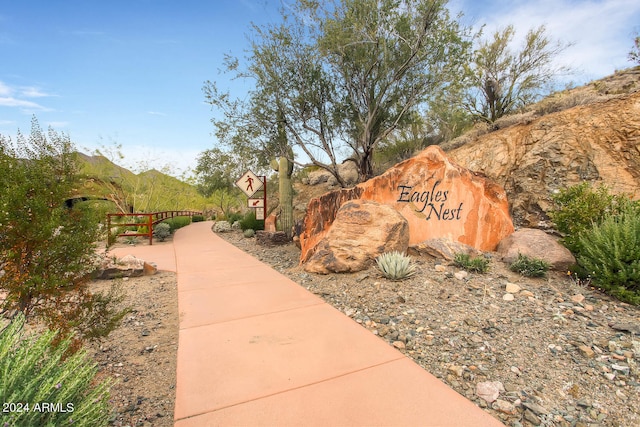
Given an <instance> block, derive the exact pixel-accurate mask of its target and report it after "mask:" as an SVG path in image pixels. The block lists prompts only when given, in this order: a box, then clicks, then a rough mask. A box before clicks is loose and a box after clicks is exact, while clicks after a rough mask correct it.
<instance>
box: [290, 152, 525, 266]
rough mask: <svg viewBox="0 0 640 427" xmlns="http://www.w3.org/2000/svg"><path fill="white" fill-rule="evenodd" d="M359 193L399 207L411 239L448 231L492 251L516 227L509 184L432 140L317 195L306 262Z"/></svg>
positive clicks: (303, 242) (307, 230)
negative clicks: (353, 182)
mask: <svg viewBox="0 0 640 427" xmlns="http://www.w3.org/2000/svg"><path fill="white" fill-rule="evenodd" d="M354 199H362V200H372V201H375V202H378V203H381V204H384V205H388V206H391V207H393V208H394V209H395V210H396V211H398V212H399V213H400V214H401V215H402V216H403V217H404V218H405V219H406V220H407V223H408V225H409V244H410V245H413V244H416V243H420V242H423V241H425V240H427V239H432V238H438V237H445V238H449V239H451V240H454V241H458V242H461V243H465V244H467V245H470V246H472V247H474V248H476V249H479V250H482V251H492V250H494V249H495V248H496V246H497V245H498V243H499V242H500V240H502V239H503V238H504V237H506V236H507V235H509V234H511V233H512V232H513V230H514V229H513V223H512V222H511V217H510V216H509V205H508V202H507V197H506V194H505V191H504V189H503V188H502V187H500V186H499V185H497V184H495V183H494V182H493V181H490V180H488V179H486V178H484V177H482V176H479V175H477V174H474V173H473V172H471V171H469V170H467V169H464V168H462V167H461V166H458V165H457V164H455V163H453V162H451V161H450V160H449V159H448V158H447V156H446V155H445V153H444V151H442V149H441V148H440V147H437V146H430V147H428V148H427V149H425V150H424V151H422V152H421V153H420V154H418V155H417V156H415V157H413V158H411V159H409V160H405V161H404V162H402V163H399V164H397V165H396V166H394V167H393V168H391V169H389V170H387V172H385V173H384V174H382V175H380V176H378V177H375V178H372V179H370V180H369V181H366V182H364V183H361V184H359V185H357V186H355V187H353V188H349V189H342V190H337V191H332V192H329V193H327V194H325V195H323V196H321V197H318V198H315V199H312V200H311V201H310V202H309V204H308V206H307V211H306V215H305V218H304V224H303V230H302V232H301V233H300V236H299V238H300V246H301V250H302V253H301V256H300V261H301V262H302V263H305V262H306V261H307V260H309V259H310V258H311V256H312V255H313V254H314V253H315V252H316V250H317V249H318V244H319V243H320V241H321V240H322V239H323V238H324V237H325V236H326V235H327V233H328V232H329V230H330V229H331V226H332V224H333V222H334V220H335V218H336V215H337V212H338V210H339V209H340V207H341V206H342V205H343V204H344V203H345V202H347V201H349V200H354Z"/></svg>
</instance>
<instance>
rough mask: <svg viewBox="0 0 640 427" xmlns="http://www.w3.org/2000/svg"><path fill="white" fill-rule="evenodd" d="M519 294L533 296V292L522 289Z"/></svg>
mask: <svg viewBox="0 0 640 427" xmlns="http://www.w3.org/2000/svg"><path fill="white" fill-rule="evenodd" d="M520 295H522V296H523V297H527V298H533V297H534V295H533V292H531V291H522V292H520Z"/></svg>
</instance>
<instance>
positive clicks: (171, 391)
mask: <svg viewBox="0 0 640 427" xmlns="http://www.w3.org/2000/svg"><path fill="white" fill-rule="evenodd" d="M110 286H111V281H104V280H102V281H95V282H92V283H91V289H92V290H94V291H101V292H103V291H106V290H107V289H108V288H109V287H110ZM122 286H123V289H124V291H125V292H126V295H127V296H126V299H125V301H124V303H123V304H124V305H125V306H127V307H129V308H130V309H131V312H129V314H128V315H127V316H126V317H125V318H124V320H123V322H122V323H121V324H120V326H119V327H118V328H117V329H116V330H114V331H113V332H112V333H111V334H109V336H108V337H107V338H106V340H104V341H102V342H101V343H90V344H89V346H88V351H89V354H90V355H91V356H92V357H93V359H94V360H95V361H96V362H97V363H98V366H99V369H100V371H99V376H100V377H102V376H109V377H111V378H113V379H114V380H115V384H114V386H113V387H112V388H111V399H110V402H111V409H112V415H111V421H110V425H113V426H132V427H133V426H145V427H151V426H153V427H169V426H173V408H174V401H175V384H176V361H177V351H178V289H177V283H176V274H175V273H171V272H166V271H160V272H158V273H157V274H155V275H153V276H143V277H135V278H130V279H123V280H122Z"/></svg>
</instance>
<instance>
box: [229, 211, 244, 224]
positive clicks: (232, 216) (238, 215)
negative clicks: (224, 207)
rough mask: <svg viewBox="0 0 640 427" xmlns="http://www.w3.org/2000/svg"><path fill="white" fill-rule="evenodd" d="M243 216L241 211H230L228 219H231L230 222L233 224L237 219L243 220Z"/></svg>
mask: <svg viewBox="0 0 640 427" xmlns="http://www.w3.org/2000/svg"><path fill="white" fill-rule="evenodd" d="M242 218H243V216H242V214H241V213H237V212H236V213H230V214H229V215H227V221H229V224H233V223H234V222H236V221H240V220H242Z"/></svg>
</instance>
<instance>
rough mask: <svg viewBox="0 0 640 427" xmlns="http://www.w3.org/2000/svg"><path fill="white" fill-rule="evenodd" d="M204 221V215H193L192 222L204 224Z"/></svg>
mask: <svg viewBox="0 0 640 427" xmlns="http://www.w3.org/2000/svg"><path fill="white" fill-rule="evenodd" d="M202 221H204V216H203V215H193V216H192V217H191V222H202Z"/></svg>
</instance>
